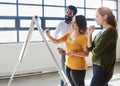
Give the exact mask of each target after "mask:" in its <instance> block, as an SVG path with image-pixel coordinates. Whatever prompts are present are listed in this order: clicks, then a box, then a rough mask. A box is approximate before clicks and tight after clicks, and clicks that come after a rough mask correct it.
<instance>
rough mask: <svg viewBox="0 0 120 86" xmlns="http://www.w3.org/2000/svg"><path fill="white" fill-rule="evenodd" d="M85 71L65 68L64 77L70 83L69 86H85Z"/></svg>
mask: <svg viewBox="0 0 120 86" xmlns="http://www.w3.org/2000/svg"><path fill="white" fill-rule="evenodd" d="M85 74H86V70H72V69H70V68H68V67H66V75H67V77H68V79H69V81H70V83H71V86H85Z"/></svg>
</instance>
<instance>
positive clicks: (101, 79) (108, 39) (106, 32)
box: [88, 7, 118, 86]
mask: <svg viewBox="0 0 120 86" xmlns="http://www.w3.org/2000/svg"><path fill="white" fill-rule="evenodd" d="M95 20H96V22H97V24H98V25H100V26H102V28H103V30H102V31H100V32H99V33H98V34H97V35H96V36H95V37H94V39H93V41H92V33H93V32H94V29H95V27H94V26H90V27H89V28H88V50H89V51H92V62H93V77H92V81H91V84H90V86H108V82H109V81H110V79H111V78H112V75H113V71H114V65H115V61H116V44H117V38H118V34H117V29H116V26H117V23H116V19H115V16H114V15H113V13H112V11H111V9H110V8H108V7H100V8H98V9H97V12H96V17H95Z"/></svg>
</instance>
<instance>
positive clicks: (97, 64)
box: [93, 63, 104, 68]
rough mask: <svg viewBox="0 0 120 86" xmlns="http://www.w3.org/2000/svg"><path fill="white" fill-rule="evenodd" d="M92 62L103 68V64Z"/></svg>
mask: <svg viewBox="0 0 120 86" xmlns="http://www.w3.org/2000/svg"><path fill="white" fill-rule="evenodd" d="M93 64H94V65H97V66H100V67H103V68H104V66H102V65H101V64H99V63H93Z"/></svg>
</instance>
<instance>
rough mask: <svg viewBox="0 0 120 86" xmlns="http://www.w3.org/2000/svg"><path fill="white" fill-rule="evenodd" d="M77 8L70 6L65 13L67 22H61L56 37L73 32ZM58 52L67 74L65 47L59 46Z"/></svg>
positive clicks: (62, 84)
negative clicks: (73, 21)
mask: <svg viewBox="0 0 120 86" xmlns="http://www.w3.org/2000/svg"><path fill="white" fill-rule="evenodd" d="M76 13H77V8H76V7H75V6H73V5H69V6H68V7H67V9H66V13H65V20H63V21H61V22H60V23H59V24H58V26H57V27H56V30H55V34H54V37H55V38H58V36H59V34H60V33H61V36H63V35H64V34H66V33H67V32H71V31H72V22H71V21H72V18H73V17H74V16H75V15H76ZM57 50H58V52H59V54H60V55H61V67H62V69H63V71H64V72H65V54H66V51H65V45H64V44H62V45H58V46H57ZM61 86H64V82H63V80H61Z"/></svg>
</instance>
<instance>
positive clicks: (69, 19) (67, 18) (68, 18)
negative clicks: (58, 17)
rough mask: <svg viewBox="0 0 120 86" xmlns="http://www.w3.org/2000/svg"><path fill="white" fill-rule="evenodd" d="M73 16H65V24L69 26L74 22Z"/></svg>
mask: <svg viewBox="0 0 120 86" xmlns="http://www.w3.org/2000/svg"><path fill="white" fill-rule="evenodd" d="M72 18H73V16H68V15H65V22H66V23H67V24H69V23H70V22H71V21H72Z"/></svg>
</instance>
